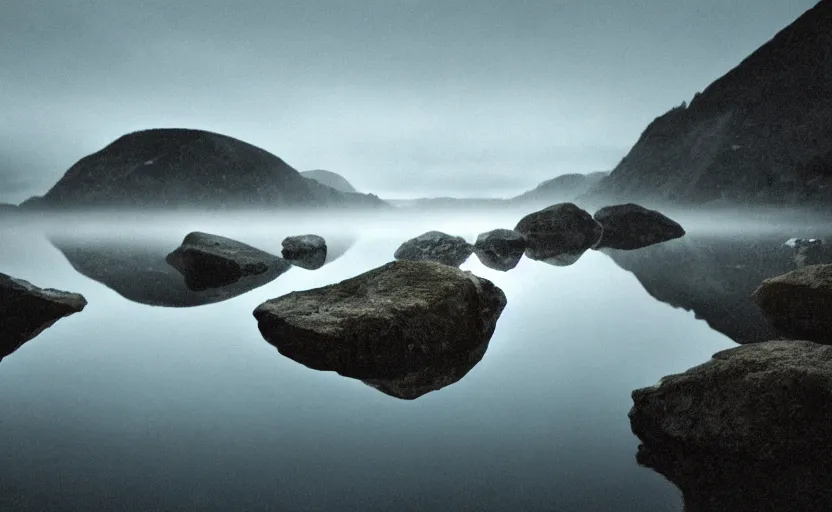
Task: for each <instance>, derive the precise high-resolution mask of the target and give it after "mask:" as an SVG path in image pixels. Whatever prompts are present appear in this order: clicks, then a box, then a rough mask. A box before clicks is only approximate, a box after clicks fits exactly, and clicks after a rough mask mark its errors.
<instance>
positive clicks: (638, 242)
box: [594, 203, 685, 250]
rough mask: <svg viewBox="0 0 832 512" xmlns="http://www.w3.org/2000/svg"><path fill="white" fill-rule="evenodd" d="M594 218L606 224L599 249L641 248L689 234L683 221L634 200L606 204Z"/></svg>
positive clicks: (603, 224) (602, 224)
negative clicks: (684, 227) (634, 202)
mask: <svg viewBox="0 0 832 512" xmlns="http://www.w3.org/2000/svg"><path fill="white" fill-rule="evenodd" d="M594 218H595V220H596V221H598V223H599V224H601V226H603V228H604V232H603V234H602V235H601V241H600V242H598V246H597V248H599V249H600V248H610V249H625V250H632V249H641V248H642V247H647V246H650V245H654V244H658V243H661V242H667V241H668V240H673V239H675V238H681V237H683V236H684V235H685V230H684V229H683V228H682V226H680V225H679V223H677V222H675V221H673V220H671V219H670V218H668V217H666V216H665V215H663V214H661V213H659V212H657V211H656V210H648V209H647V208H644V207H643V206H639V205H637V204H633V203H627V204H619V205H615V206H606V207H604V208H601V209H600V210H598V211H597V212H595V215H594Z"/></svg>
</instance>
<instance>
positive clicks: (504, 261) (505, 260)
mask: <svg viewBox="0 0 832 512" xmlns="http://www.w3.org/2000/svg"><path fill="white" fill-rule="evenodd" d="M525 250H526V239H525V238H524V237H523V235H521V234H520V233H518V232H517V231H514V230H511V229H495V230H493V231H489V232H487V233H482V234H480V235H479V236H478V237H477V241H476V243H475V244H474V253H476V255H477V258H479V260H480V261H481V262H482V264H483V265H485V266H486V267H488V268H492V269H494V270H501V271H503V272H506V271H508V270H511V269H513V268H514V267H516V266H517V264H518V263H519V262H520V258H522V257H523V252H525Z"/></svg>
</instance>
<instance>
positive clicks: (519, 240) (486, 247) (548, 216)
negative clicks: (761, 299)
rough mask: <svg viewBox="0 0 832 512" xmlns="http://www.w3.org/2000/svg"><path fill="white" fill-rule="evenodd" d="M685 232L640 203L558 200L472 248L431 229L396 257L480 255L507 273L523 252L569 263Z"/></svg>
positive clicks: (443, 259) (448, 260)
mask: <svg viewBox="0 0 832 512" xmlns="http://www.w3.org/2000/svg"><path fill="white" fill-rule="evenodd" d="M684 234H685V230H684V229H683V228H682V226H680V225H679V224H678V223H677V222H675V221H673V220H671V219H669V218H668V217H666V216H665V215H663V214H661V213H659V212H657V211H655V210H648V209H647V208H644V207H642V206H639V205H636V204H623V205H616V206H608V207H605V208H602V209H600V210H598V212H596V213H595V215H594V216H593V215H590V214H589V213H588V212H586V211H584V210H582V209H581V208H579V207H578V206H576V205H575V204H573V203H559V204H556V205H552V206H549V207H547V208H544V209H542V210H540V211H537V212H533V213H530V214H528V215H526V216H525V217H523V218H522V219H520V222H518V223H517V226H515V228H514V229H513V230H509V229H495V230H493V231H489V232H487V233H482V234H480V235H479V236H478V237H477V240H476V243H475V244H474V245H473V246H472V245H471V244H469V243H468V242H467V241H466V240H465V239H464V238H462V237H459V236H453V235H449V234H447V233H442V232H440V231H429V232H427V233H424V234H422V235H419V236H417V237H416V238H412V239H410V240H408V241H406V242H404V243H403V244H402V245H401V246H400V247H399V248H398V249H397V250H396V252H395V254H394V257H395V258H396V259H397V260H410V261H435V262H439V263H443V264H445V265H450V266H453V267H458V266H460V265H462V264H463V263H464V262H465V261H466V260H467V259H468V257H469V256H470V255H471V254H472V253H475V254H476V255H477V257H478V258H479V259H480V261H481V262H482V263H483V265H485V266H487V267H489V268H493V269H495V270H502V271H507V270H511V269H513V268H514V267H516V266H517V264H518V263H519V261H520V259H521V258H522V256H523V254H525V255H526V257H528V258H529V259H532V260H538V261H545V262H547V263H550V264H553V265H558V266H566V265H571V264H572V263H574V262H575V261H577V260H578V258H580V256H581V255H582V254H583V253H584V252H586V251H587V250H588V249H590V248H594V249H602V248H610V249H625V250H632V249H640V248H643V247H647V246H650V245H654V244H657V243H661V242H665V241H668V240H672V239H675V238H679V237H681V236H684Z"/></svg>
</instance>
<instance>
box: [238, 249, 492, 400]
mask: <svg viewBox="0 0 832 512" xmlns="http://www.w3.org/2000/svg"><path fill="white" fill-rule="evenodd" d="M505 305H506V298H505V295H504V294H503V292H502V290H500V289H499V288H497V287H496V286H494V284H492V283H491V282H490V281H488V280H486V279H482V278H479V277H477V276H474V275H472V274H471V273H470V272H463V271H461V270H459V269H457V268H454V267H452V266H448V265H443V264H439V263H434V262H414V261H395V262H391V263H388V264H386V265H383V266H381V267H378V268H376V269H373V270H370V271H369V272H366V273H364V274H361V275H359V276H356V277H353V278H351V279H347V280H345V281H342V282H340V283H337V284H333V285H329V286H325V287H323V288H316V289H313V290H307V291H301V292H292V293H289V294H288V295H284V296H282V297H279V298H277V299H273V300H270V301H268V302H265V303H263V304H261V305H260V306H259V307H258V308H257V309H256V310H255V311H254V316H255V318H256V319H257V321H258V326H259V328H260V332H261V333H262V335H263V337H264V338H265V339H266V341H268V342H269V343H271V344H272V345H274V346H275V347H277V349H278V351H280V353H281V354H283V355H284V356H286V357H289V358H291V359H293V360H295V361H297V362H299V363H301V364H304V365H306V366H308V367H309V368H313V369H316V370H325V371H335V372H338V373H339V374H341V375H344V376H346V377H352V378H356V379H361V380H364V381H365V382H367V383H368V384H369V385H371V386H373V387H376V388H377V389H380V390H382V391H384V392H385V393H388V394H391V395H394V396H398V397H400V398H410V399H412V398H416V397H418V396H420V395H421V394H423V393H426V392H428V391H431V390H433V389H438V388H440V387H443V386H446V385H448V384H450V383H452V382H455V381H456V380H459V379H460V378H461V377H462V376H464V375H465V373H466V372H467V371H468V369H470V367H473V365H474V364H476V362H477V361H479V358H480V357H482V354H481V352H484V350H485V349H484V345H486V344H487V343H488V341H489V340H490V338H491V335H492V334H493V333H494V328H495V326H496V324H497V319H498V318H499V317H500V314H501V313H502V311H503V308H504V307H505Z"/></svg>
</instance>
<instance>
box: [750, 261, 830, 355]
mask: <svg viewBox="0 0 832 512" xmlns="http://www.w3.org/2000/svg"><path fill="white" fill-rule="evenodd" d="M752 297H753V298H754V300H755V301H756V302H757V305H759V306H760V309H762V310H763V313H764V314H765V316H766V319H767V320H768V321H769V323H770V324H771V326H772V327H774V329H775V330H777V331H778V332H779V333H781V334H782V335H784V336H786V337H788V338H794V339H807V340H811V341H817V342H820V343H830V344H832V265H810V266H806V267H802V268H799V269H797V270H794V271H792V272H789V273H787V274H783V275H781V276H777V277H772V278H771V279H766V280H765V281H763V283H762V284H761V285H760V287H759V288H757V290H756V291H755V292H754V294H753V295H752Z"/></svg>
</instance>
